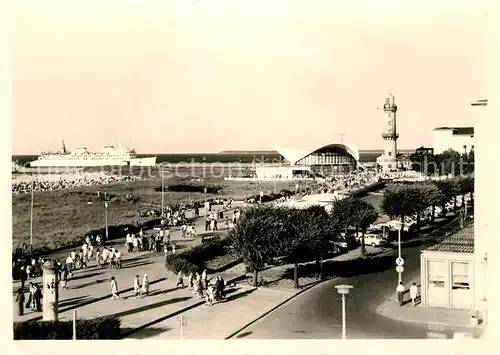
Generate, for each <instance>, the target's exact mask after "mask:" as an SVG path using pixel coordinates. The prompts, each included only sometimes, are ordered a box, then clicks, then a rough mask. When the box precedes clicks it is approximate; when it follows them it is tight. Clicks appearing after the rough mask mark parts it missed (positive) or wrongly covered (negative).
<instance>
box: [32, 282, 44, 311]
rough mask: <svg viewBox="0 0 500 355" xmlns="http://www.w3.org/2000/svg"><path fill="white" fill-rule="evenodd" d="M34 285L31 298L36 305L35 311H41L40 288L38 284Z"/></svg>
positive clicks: (41, 295)
mask: <svg viewBox="0 0 500 355" xmlns="http://www.w3.org/2000/svg"><path fill="white" fill-rule="evenodd" d="M34 286H35V288H34V292H33V299H34V303H35V306H36V311H37V312H41V311H42V298H43V294H42V290H41V289H40V286H38V285H36V284H35V285H34Z"/></svg>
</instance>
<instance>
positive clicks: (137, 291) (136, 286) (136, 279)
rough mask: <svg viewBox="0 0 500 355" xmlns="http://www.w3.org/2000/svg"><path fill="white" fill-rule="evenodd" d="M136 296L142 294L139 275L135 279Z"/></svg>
mask: <svg viewBox="0 0 500 355" xmlns="http://www.w3.org/2000/svg"><path fill="white" fill-rule="evenodd" d="M134 296H135V298H136V299H137V298H139V297H140V296H142V294H141V285H140V284H139V275H135V279H134Z"/></svg>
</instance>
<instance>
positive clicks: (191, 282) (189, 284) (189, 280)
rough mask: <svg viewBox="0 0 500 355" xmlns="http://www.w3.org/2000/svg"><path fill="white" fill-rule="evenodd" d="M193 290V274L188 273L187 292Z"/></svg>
mask: <svg viewBox="0 0 500 355" xmlns="http://www.w3.org/2000/svg"><path fill="white" fill-rule="evenodd" d="M192 289H193V273H192V272H190V273H189V276H188V290H192Z"/></svg>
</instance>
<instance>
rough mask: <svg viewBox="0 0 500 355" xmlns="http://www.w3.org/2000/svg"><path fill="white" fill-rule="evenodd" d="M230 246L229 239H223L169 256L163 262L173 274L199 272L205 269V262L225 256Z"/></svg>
mask: <svg viewBox="0 0 500 355" xmlns="http://www.w3.org/2000/svg"><path fill="white" fill-rule="evenodd" d="M230 244H231V241H230V239H228V238H224V239H219V240H213V241H210V242H208V243H206V244H202V245H197V246H195V247H193V248H191V249H189V250H188V251H186V252H184V253H180V254H170V255H168V256H167V258H166V260H165V267H166V268H167V269H168V270H170V271H172V272H175V273H178V272H179V271H180V270H182V271H183V272H184V273H186V274H188V273H190V272H201V271H203V269H205V268H206V267H205V262H207V261H209V260H212V259H213V258H215V257H218V256H222V255H225V254H227V253H228V252H229V247H230Z"/></svg>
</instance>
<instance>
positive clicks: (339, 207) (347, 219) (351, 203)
mask: <svg viewBox="0 0 500 355" xmlns="http://www.w3.org/2000/svg"><path fill="white" fill-rule="evenodd" d="M355 204H356V202H355V199H354V198H353V197H348V198H344V199H342V200H338V201H335V203H334V205H333V209H332V213H331V216H332V218H333V219H334V220H335V223H338V224H339V225H341V226H343V228H344V233H345V238H347V236H348V229H349V226H353V225H354V219H353V216H354V213H355V210H356V205H355Z"/></svg>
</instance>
